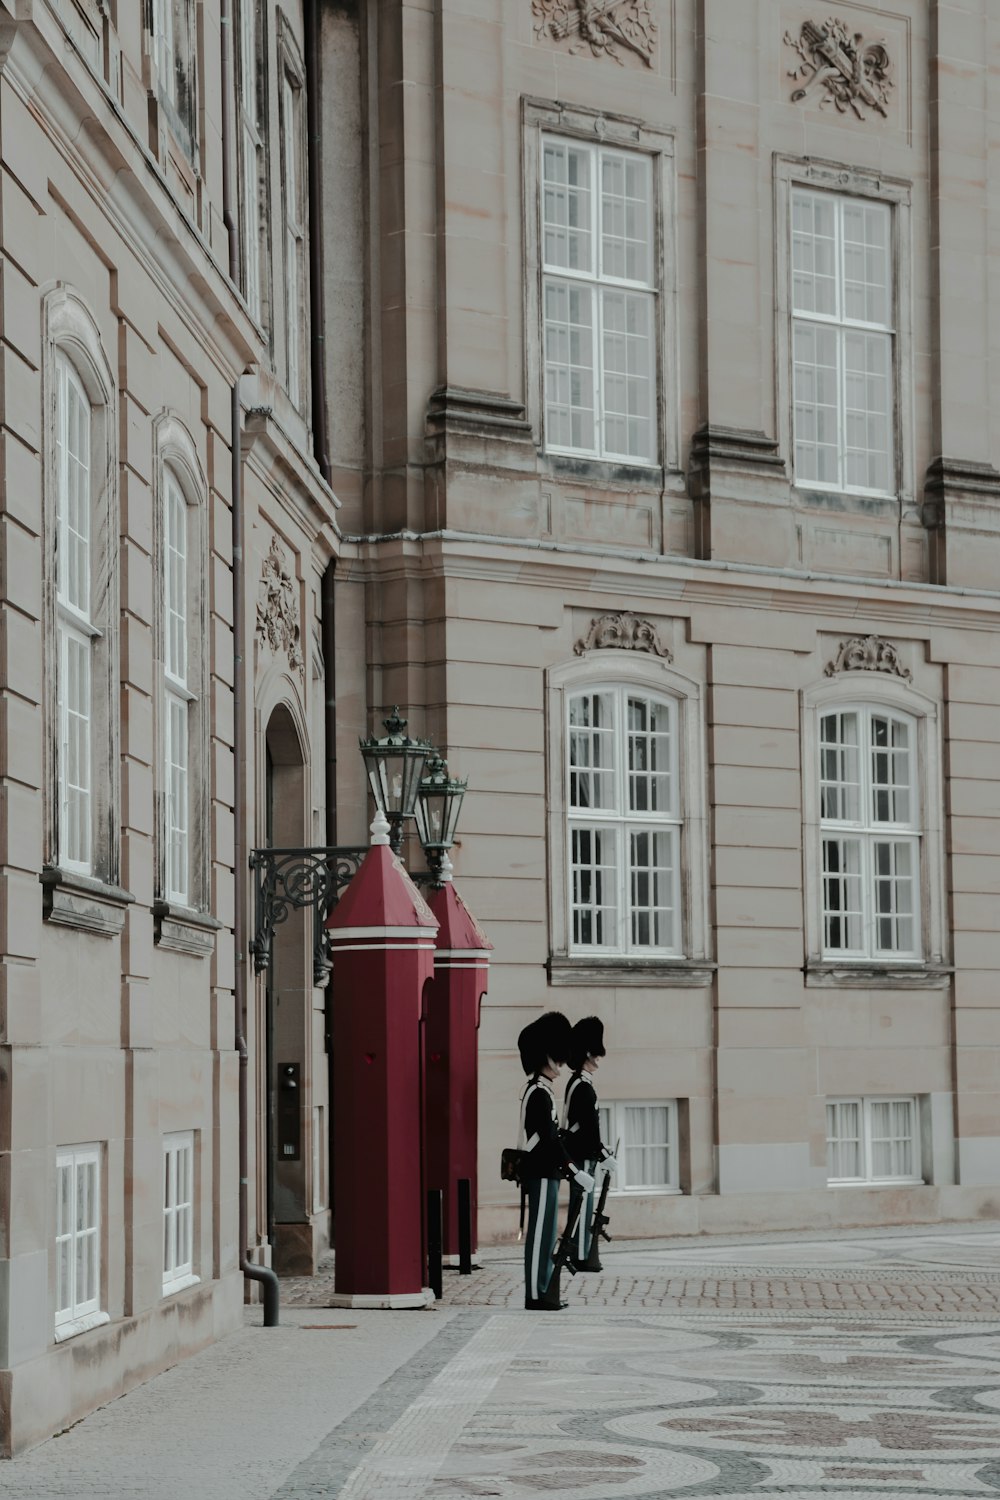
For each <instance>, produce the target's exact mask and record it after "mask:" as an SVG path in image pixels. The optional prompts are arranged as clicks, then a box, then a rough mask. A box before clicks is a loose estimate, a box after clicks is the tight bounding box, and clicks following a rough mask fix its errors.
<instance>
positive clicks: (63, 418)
mask: <svg viewBox="0 0 1000 1500" xmlns="http://www.w3.org/2000/svg"><path fill="white" fill-rule="evenodd" d="M45 325H46V341H45V346H44V355H43V370H42V378H43V390H44V394H45V410H46V424H45V428H46V442H45V450H44V461H45V470H44V475H45V478H44V483H45V536H46V555H47V557H48V558H49V559H51V563H50V567H49V571H48V573H47V578H46V716H47V719H48V722H49V724H50V725H51V733H50V734H49V735H48V736H47V738H46V752H45V753H46V785H47V788H48V797H47V820H46V854H45V861H46V867H47V868H46V873H45V875H44V876H43V883H44V884H45V886H46V889H47V890H48V892H49V896H48V898H47V900H48V906H47V915H48V916H49V917H50V918H52V919H55V920H58V921H64V922H69V923H71V924H73V925H82V926H94V925H95V922H96V928H95V930H98V931H104V932H106V931H113V930H119V928H120V922H121V920H122V918H121V916H120V914H116V915H111V914H108V913H106V914H105V915H104V916H103V917H101V919H100V921H97V920H96V917H95V912H96V906H95V905H94V903H93V902H92V903H91V904H90V906H88V907H86V909H84V908H81V909H80V910H79V911H77V910H75V909H74V902H73V900H72V898H69V897H67V898H66V899H65V900H63V898H61V897H60V898H58V899H56V898H55V897H54V896H53V892H55V891H56V890H57V889H60V888H61V887H62V886H64V885H65V883H66V881H67V880H73V879H78V878H79V877H83V878H84V879H86V880H88V881H90V883H91V885H93V882H94V881H99V882H100V883H101V884H102V885H104V886H105V887H108V888H112V887H115V882H116V881H117V878H118V847H117V839H116V836H115V830H116V829H117V827H118V822H119V819H118V786H119V772H118V761H119V755H118V741H119V726H118V547H117V537H118V500H117V462H116V453H115V450H114V433H115V430H116V418H115V388H114V383H113V380H112V377H111V370H110V366H109V364H108V361H107V359H106V358H105V355H104V350H103V347H102V344H101V337H100V333H99V331H98V329H97V325H96V324H95V322H94V320H93V318H92V317H91V315H90V313H89V312H88V311H87V309H86V307H85V306H84V304H83V303H82V302H81V301H80V299H79V298H78V297H77V296H76V295H75V293H73V292H71V291H69V290H68V289H67V288H65V287H59V288H57V289H56V290H54V291H53V292H51V293H49V295H48V297H47V298H46V301H45ZM118 894H123V893H118ZM92 918H93V919H94V921H91V919H92Z"/></svg>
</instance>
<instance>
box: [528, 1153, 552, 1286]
mask: <svg viewBox="0 0 1000 1500" xmlns="http://www.w3.org/2000/svg"><path fill="white" fill-rule="evenodd" d="M525 1190H526V1196H527V1199H528V1232H527V1234H526V1235H525V1237H524V1296H525V1300H526V1301H531V1302H537V1301H538V1299H539V1297H544V1296H545V1292H546V1289H547V1287H548V1284H549V1278H550V1276H551V1275H552V1255H553V1252H554V1250H555V1246H556V1228H557V1220H558V1217H559V1178H558V1177H529V1178H528V1180H527V1182H526V1183H525Z"/></svg>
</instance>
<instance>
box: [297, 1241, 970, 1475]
mask: <svg viewBox="0 0 1000 1500" xmlns="http://www.w3.org/2000/svg"><path fill="white" fill-rule="evenodd" d="M604 1259H605V1271H604V1273H603V1275H601V1276H597V1277H583V1276H580V1277H577V1278H575V1279H573V1280H570V1281H568V1282H567V1283H566V1286H565V1287H564V1291H565V1294H566V1296H567V1297H568V1299H569V1301H570V1307H569V1308H568V1309H567V1311H566V1312H564V1313H559V1314H526V1313H525V1312H524V1311H523V1310H522V1309H520V1301H521V1298H522V1296H523V1293H522V1290H521V1282H520V1266H519V1258H518V1256H517V1254H516V1251H514V1250H512V1249H511V1248H510V1247H508V1248H505V1249H500V1250H497V1251H487V1252H485V1253H484V1265H483V1267H482V1268H481V1269H480V1270H479V1271H477V1272H476V1273H475V1274H474V1275H473V1276H471V1277H459V1276H457V1275H456V1274H454V1273H448V1275H447V1276H446V1287H445V1299H444V1300H445V1304H446V1306H447V1307H450V1308H455V1309H457V1311H456V1313H455V1314H454V1315H453V1317H452V1320H451V1321H450V1322H449V1324H448V1325H447V1328H446V1329H443V1330H442V1333H441V1334H439V1335H438V1336H437V1337H436V1338H435V1339H434V1340H432V1342H431V1344H430V1345H429V1346H428V1350H432V1351H435V1352H436V1355H437V1357H438V1358H439V1359H440V1361H441V1363H440V1368H438V1369H437V1370H436V1373H434V1374H433V1375H431V1374H430V1372H429V1371H426V1372H425V1379H424V1381H423V1383H422V1384H421V1385H420V1388H419V1391H418V1392H417V1393H416V1394H414V1387H413V1386H412V1385H410V1386H409V1387H408V1391H409V1394H408V1398H407V1402H406V1405H405V1409H400V1410H399V1412H398V1415H397V1416H396V1418H395V1420H393V1421H392V1422H391V1424H390V1423H388V1422H387V1420H386V1418H387V1416H388V1415H389V1413H390V1412H391V1411H392V1400H391V1397H392V1387H393V1381H392V1380H390V1381H388V1382H386V1384H385V1386H384V1387H383V1388H382V1390H381V1392H380V1393H379V1399H380V1401H381V1402H382V1405H381V1406H380V1407H379V1413H380V1421H379V1422H378V1423H377V1424H376V1425H377V1432H375V1433H373V1417H374V1413H371V1412H366V1408H365V1407H362V1408H360V1410H359V1411H358V1413H356V1414H355V1416H354V1418H352V1419H349V1421H348V1422H346V1423H344V1424H342V1426H341V1427H340V1428H339V1429H338V1430H337V1431H336V1432H334V1433H331V1434H330V1437H329V1439H328V1440H327V1444H325V1445H321V1448H320V1449H319V1450H317V1452H316V1453H315V1454H314V1455H313V1456H312V1458H311V1460H310V1461H309V1463H308V1464H307V1465H304V1466H302V1467H301V1468H300V1469H299V1470H298V1471H297V1472H296V1473H295V1474H293V1475H292V1476H290V1478H289V1482H288V1484H287V1485H286V1487H284V1488H282V1489H281V1490H279V1491H278V1493H277V1495H276V1497H275V1500H300V1497H303V1496H305V1495H307V1494H309V1495H313V1494H320V1493H330V1494H340V1495H343V1496H344V1497H347V1500H393V1497H397V1496H399V1497H407V1500H417V1497H421V1500H471V1497H482V1496H500V1497H504V1500H528V1497H532V1500H539V1497H541V1496H548V1497H552V1500H605V1497H612V1496H620V1497H622V1500H661V1497H664V1500H665V1497H674V1496H676V1497H679V1500H680V1497H684V1500H687V1497H691V1500H694V1497H701V1496H728V1497H730V1500H763V1497H768V1496H778V1495H781V1496H786V1497H788V1496H791V1497H801V1500H806V1497H810V1496H815V1495H827V1494H834V1495H839V1496H841V1497H843V1500H853V1497H859V1500H860V1497H871V1496H875V1495H878V1496H882V1497H885V1496H891V1497H895V1500H916V1497H918V1496H923V1497H926V1496H934V1497H960V1496H962V1497H965V1496H969V1497H972V1496H981V1495H998V1494H1000V1235H998V1234H997V1233H996V1232H995V1231H992V1229H991V1228H990V1229H987V1228H984V1229H974V1230H971V1231H970V1232H968V1233H965V1234H963V1233H960V1232H950V1233H949V1232H942V1231H936V1232H935V1231H928V1232H926V1233H924V1234H921V1233H920V1232H919V1231H913V1230H909V1231H901V1232H895V1233H893V1232H881V1233H880V1232H876V1233H871V1234H861V1235H857V1236H855V1237H853V1238H851V1237H840V1238H838V1239H837V1240H834V1241H829V1240H826V1239H824V1238H823V1237H822V1236H788V1237H786V1238H784V1239H782V1238H781V1237H780V1236H770V1237H765V1238H758V1239H755V1240H753V1241H749V1240H742V1241H731V1242H722V1243H720V1242H717V1241H716V1242H704V1241H702V1242H698V1243H687V1244H673V1245H659V1246H649V1245H646V1244H642V1243H632V1244H631V1245H622V1246H615V1247H613V1248H612V1249H611V1250H610V1251H609V1252H607V1253H605V1256H604ZM325 1275H326V1276H328V1277H329V1278H330V1280H331V1281H332V1276H330V1272H329V1270H328V1271H327V1272H326V1273H325ZM288 1292H289V1293H291V1296H292V1298H294V1297H296V1296H297V1295H300V1294H301V1295H303V1296H304V1295H306V1293H305V1291H304V1290H303V1289H301V1288H297V1287H295V1286H291V1285H290V1286H289V1287H288ZM309 1295H310V1296H311V1297H312V1298H313V1299H314V1300H313V1305H322V1300H323V1297H324V1277H323V1275H321V1276H320V1277H319V1278H314V1279H313V1281H312V1282H311V1283H310V1284H309ZM286 1300H288V1298H287V1296H286ZM445 1345H449V1346H450V1347H448V1348H446V1347H444V1346H445ZM421 1358H426V1355H424V1356H421ZM399 1378H401V1379H405V1378H406V1372H405V1371H401V1372H400V1377H399ZM345 1443H346V1444H349V1445H351V1444H353V1445H354V1446H353V1460H354V1466H353V1467H352V1468H350V1469H349V1470H345V1471H343V1473H344V1482H343V1485H342V1488H340V1489H336V1490H327V1491H323V1490H322V1489H320V1488H318V1487H317V1488H312V1487H310V1482H316V1483H318V1482H319V1480H320V1476H321V1474H322V1473H324V1472H325V1473H329V1472H330V1470H329V1464H330V1461H331V1460H332V1459H333V1458H334V1456H335V1454H337V1453H339V1454H341V1455H343V1452H344V1445H345ZM328 1445H330V1446H328Z"/></svg>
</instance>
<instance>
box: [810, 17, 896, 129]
mask: <svg viewBox="0 0 1000 1500" xmlns="http://www.w3.org/2000/svg"><path fill="white" fill-rule="evenodd" d="M785 45H786V46H788V47H791V48H792V50H793V51H794V52H796V53H798V56H799V59H800V61H799V65H798V67H796V68H792V69H790V70H789V74H788V76H789V78H794V79H797V80H803V82H802V86H801V87H800V88H797V89H796V90H795V92H794V93H793V95H792V99H793V100H795V101H798V100H800V99H811V98H812V97H813V96H814V95H815V94H819V95H820V100H819V104H820V108H821V109H822V107H823V105H824V104H832V105H833V106H834V108H835V109H837V110H838V111H839V112H840V114H842V115H843V114H846V113H847V111H848V110H851V111H852V112H853V113H854V114H855V115H857V117H858V119H859V120H864V119H866V118H867V115H866V112H865V111H866V108H867V109H869V110H877V111H878V113H879V114H880V115H883V116H886V117H887V116H888V113H889V111H888V108H887V105H888V103H889V94H890V92H891V90H892V87H893V82H892V79H891V78H890V76H889V74H890V72H891V71H892V61H891V59H890V57H889V53H888V51H887V49H886V45H885V42H884V41H877V42H866V41H865V39H864V37H863V36H862V34H861V32H860V31H851V29H850V27H849V26H848V25H847V24H846V23H845V22H844V21H840V20H838V19H837V17H836V16H830V17H829V19H828V20H827V21H826V22H825V23H824V24H823V25H822V26H817V25H816V22H815V21H803V23H802V30H801V32H800V33H799V35H798V36H797V37H794V36H792V34H791V32H790V31H786V32H785Z"/></svg>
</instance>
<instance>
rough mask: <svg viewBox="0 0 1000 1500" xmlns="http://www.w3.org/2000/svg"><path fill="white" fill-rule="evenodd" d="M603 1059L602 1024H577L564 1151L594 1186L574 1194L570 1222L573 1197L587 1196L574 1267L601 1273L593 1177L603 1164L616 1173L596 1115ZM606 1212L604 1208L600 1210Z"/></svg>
mask: <svg viewBox="0 0 1000 1500" xmlns="http://www.w3.org/2000/svg"><path fill="white" fill-rule="evenodd" d="M603 1056H604V1022H603V1021H601V1020H600V1019H599V1018H598V1017H597V1016H585V1017H584V1019H583V1020H582V1021H577V1023H576V1025H575V1026H574V1027H573V1029H572V1031H571V1033H570V1040H569V1047H568V1049H567V1061H568V1062H569V1065H570V1067H571V1068H572V1069H573V1072H572V1074H571V1076H570V1079H569V1082H568V1083H567V1085H566V1094H565V1097H564V1099H563V1115H562V1129H563V1140H564V1141H565V1144H566V1149H567V1151H568V1152H569V1155H570V1157H571V1158H572V1160H573V1163H574V1165H575V1166H577V1167H578V1168H580V1169H581V1170H582V1173H583V1175H584V1176H585V1177H588V1178H589V1179H590V1182H591V1186H590V1188H589V1189H588V1190H587V1191H586V1192H584V1191H583V1189H582V1187H581V1186H580V1185H579V1183H578V1182H574V1183H573V1186H572V1187H571V1188H570V1216H569V1217H570V1221H572V1218H573V1212H574V1209H575V1207H576V1205H575V1204H574V1202H573V1195H574V1194H576V1193H583V1201H582V1202H581V1203H580V1205H579V1216H578V1227H577V1231H576V1245H575V1247H574V1249H575V1252H576V1253H575V1256H574V1260H573V1264H574V1266H575V1268H576V1270H578V1271H600V1270H602V1269H603V1267H602V1265H601V1258H600V1255H599V1254H598V1246H597V1241H596V1239H594V1238H593V1236H592V1232H591V1231H592V1228H593V1221H594V1187H593V1180H594V1173H595V1171H596V1169H597V1166H598V1164H599V1163H601V1162H603V1163H605V1171H607V1172H610V1173H611V1175H612V1176H613V1175H614V1174H615V1172H616V1171H617V1165H618V1164H617V1162H616V1161H615V1157H614V1153H613V1152H612V1151H610V1150H609V1149H608V1147H607V1146H605V1145H604V1143H603V1141H602V1140H601V1121H600V1115H599V1114H598V1109H597V1089H596V1087H595V1085H594V1074H595V1073H596V1072H597V1069H598V1068H599V1066H600V1061H601V1058H602V1057H603ZM602 1206H603V1205H602Z"/></svg>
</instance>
